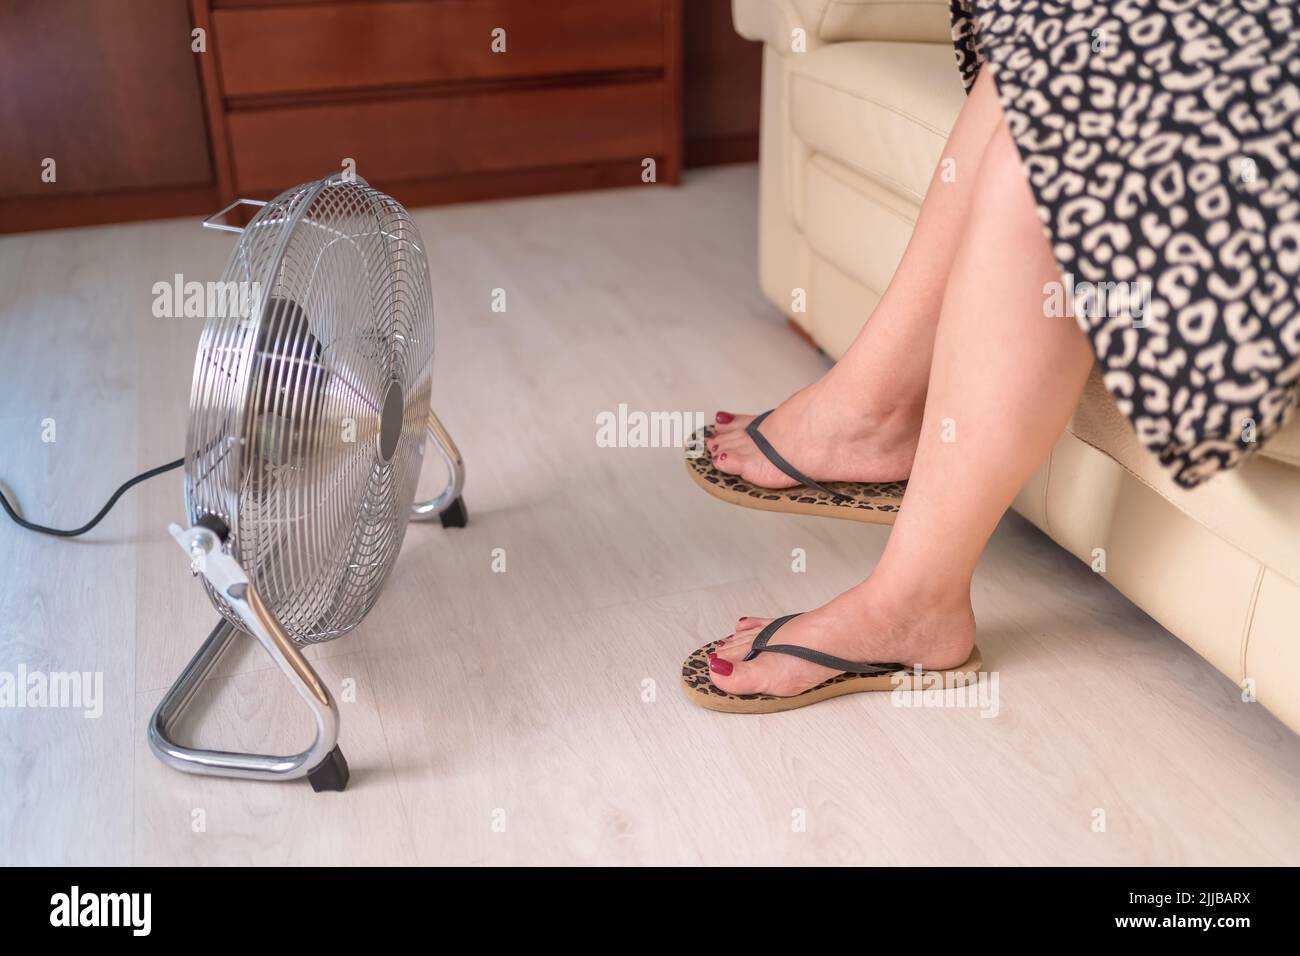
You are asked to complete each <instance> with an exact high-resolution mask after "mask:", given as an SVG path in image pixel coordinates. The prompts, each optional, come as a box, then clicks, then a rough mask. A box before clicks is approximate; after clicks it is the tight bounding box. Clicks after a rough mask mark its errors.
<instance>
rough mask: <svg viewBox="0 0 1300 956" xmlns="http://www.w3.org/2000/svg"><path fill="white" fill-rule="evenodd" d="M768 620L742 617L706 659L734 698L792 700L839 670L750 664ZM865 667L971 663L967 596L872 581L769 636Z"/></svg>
mask: <svg viewBox="0 0 1300 956" xmlns="http://www.w3.org/2000/svg"><path fill="white" fill-rule="evenodd" d="M769 623H771V618H753V617H742V618H741V619H740V620H739V621H737V622H736V633H735V634H734V635H733V636H731V637H728V638H727V639H726V640H725V641H724V642H723V644H722V646H721V647H720V648H719V649H718V650H717V651H716V652H715V653H714V654H711V655H710V657H709V671H710V673H709V677H710V679H711V680H712V681H713V683H714V684H715V685H717V686H718V687H719V688H721V689H722V690H724V691H726V692H727V693H729V694H768V695H771V696H773V697H794V696H796V695H798V694H802V693H803V692H804V691H806V690H810V689H812V688H813V687H816V686H817V685H818V684H821V683H822V682H824V681H827V680H830V678H832V677H834V676H835V675H836V674H837V673H839V672H838V671H835V670H832V669H830V668H829V667H822V666H821V665H819V664H810V663H808V662H807V661H803V660H800V659H799V658H796V657H789V656H787V655H785V654H759V655H758V656H757V657H756V658H754V659H753V660H752V661H745V660H744V658H745V655H746V654H748V653H749V648H750V645H751V644H752V643H753V641H754V638H755V637H757V636H758V633H759V631H761V630H762V629H763V628H764V627H766V626H767V625H768V624H769ZM772 643H773V644H799V645H802V646H803V647H811V648H813V649H814V650H818V651H823V652H825V653H827V654H833V655H834V656H836V657H841V658H844V659H845V660H850V661H857V662H862V663H882V664H883V663H898V664H903V665H905V666H907V667H909V668H910V667H913V666H915V665H918V664H919V665H920V666H921V667H922V668H923V669H925V670H947V669H949V668H952V667H957V666H958V665H960V664H963V663H965V662H966V660H967V659H968V658H969V657H970V654H971V650H972V649H973V648H974V647H975V614H974V612H973V611H972V610H971V606H970V600H969V598H968V597H963V598H961V599H959V600H958V599H945V598H942V597H936V596H935V595H932V594H927V595H919V594H918V595H908V596H904V595H903V594H901V593H899V592H898V591H897V589H892V588H890V587H889V586H888V585H886V584H884V583H883V582H874V583H873V579H870V578H869V579H867V580H866V581H864V582H863V583H861V584H859V585H858V586H857V587H855V588H853V589H852V590H849V591H846V592H845V593H843V594H841V595H840V596H839V597H837V598H835V599H834V600H833V601H831V602H830V603H829V604H825V605H823V606H822V607H819V608H818V609H817V610H815V611H809V612H808V613H807V614H801V615H799V617H796V618H795V619H794V620H792V621H790V622H789V623H787V624H786V625H785V626H784V627H782V628H781V630H780V631H778V632H777V633H776V634H775V635H774V636H773V638H772Z"/></svg>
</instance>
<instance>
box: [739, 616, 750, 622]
mask: <svg viewBox="0 0 1300 956" xmlns="http://www.w3.org/2000/svg"><path fill="white" fill-rule="evenodd" d="M740 620H742V621H748V620H749V618H747V617H742V618H740Z"/></svg>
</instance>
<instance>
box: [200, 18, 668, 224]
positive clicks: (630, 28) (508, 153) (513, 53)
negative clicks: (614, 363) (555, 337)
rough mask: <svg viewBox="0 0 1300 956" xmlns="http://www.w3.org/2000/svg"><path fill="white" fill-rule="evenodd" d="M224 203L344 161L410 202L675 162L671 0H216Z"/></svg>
mask: <svg viewBox="0 0 1300 956" xmlns="http://www.w3.org/2000/svg"><path fill="white" fill-rule="evenodd" d="M212 6H213V9H212V10H211V23H212V32H213V39H214V42H215V52H216V56H215V69H214V71H213V73H214V76H213V81H212V82H213V85H214V86H215V87H216V88H217V89H218V91H219V103H218V112H219V116H220V121H221V123H222V125H223V127H224V130H223V133H224V137H225V140H226V143H225V149H226V155H225V156H224V157H223V158H224V160H225V162H227V163H228V166H229V175H230V179H231V182H232V184H233V189H234V191H235V192H236V193H238V194H240V195H243V196H248V197H258V198H267V197H269V196H271V195H274V194H275V193H278V192H279V191H281V190H283V189H286V188H289V187H290V186H293V185H295V184H297V183H300V182H303V181H305V180H308V179H314V178H317V177H319V176H322V175H325V174H326V173H329V172H331V171H334V170H338V169H341V168H343V165H344V163H345V162H346V161H349V160H350V161H352V162H354V163H355V164H356V171H357V173H359V174H360V175H361V176H363V177H365V179H366V180H367V181H369V182H370V183H371V184H372V185H374V186H377V187H378V188H380V189H383V190H385V191H386V192H389V193H391V194H392V195H393V196H395V197H396V198H397V199H399V200H402V201H404V202H408V203H412V204H415V203H426V202H449V201H456V200H459V199H471V198H481V197H484V196H506V195H518V194H521V193H533V192H549V191H555V190H557V189H568V188H589V187H593V186H603V185H613V184H626V185H631V184H634V183H640V182H641V181H642V170H643V163H644V161H645V160H646V159H653V160H654V161H655V166H656V170H655V172H656V180H657V181H658V182H667V183H675V182H677V181H678V179H679V176H680V169H681V150H682V145H681V107H680V99H681V44H682V35H681V21H680V16H681V0H619V2H617V3H611V2H609V0H436V2H434V0H378V2H356V0H353V2H335V3H316V4H288V5H285V4H281V3H276V4H272V5H261V4H253V3H249V2H247V0H234V2H233V3H232V2H231V0H213V4H212Z"/></svg>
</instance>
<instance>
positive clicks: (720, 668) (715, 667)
mask: <svg viewBox="0 0 1300 956" xmlns="http://www.w3.org/2000/svg"><path fill="white" fill-rule="evenodd" d="M709 670H711V671H713V672H714V673H715V674H720V675H721V676H723V677H730V676H731V670H732V667H731V661H727V660H723V659H722V658H721V657H718V656H716V655H710V657H709Z"/></svg>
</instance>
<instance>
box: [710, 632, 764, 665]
mask: <svg viewBox="0 0 1300 956" xmlns="http://www.w3.org/2000/svg"><path fill="white" fill-rule="evenodd" d="M753 643H754V636H753V635H752V634H751V635H749V636H748V637H745V636H743V635H741V634H735V635H733V636H732V638H731V640H729V641H727V643H725V644H723V645H722V646H721V647H719V648H716V649H715V650H714V652H713V653H714V655H715V656H717V657H720V658H722V659H723V660H724V661H727V662H728V663H731V664H737V663H739V662H740V661H743V660H744V659H745V655H746V654H748V653H749V648H750V645H752V644H753Z"/></svg>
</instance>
